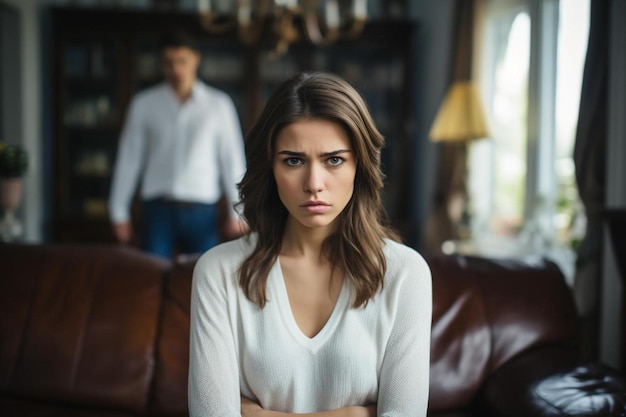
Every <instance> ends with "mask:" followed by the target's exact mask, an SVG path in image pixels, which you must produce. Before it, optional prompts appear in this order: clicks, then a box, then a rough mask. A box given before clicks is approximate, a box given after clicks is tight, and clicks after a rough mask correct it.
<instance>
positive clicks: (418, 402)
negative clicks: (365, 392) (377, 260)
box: [377, 252, 432, 417]
mask: <svg viewBox="0 0 626 417" xmlns="http://www.w3.org/2000/svg"><path fill="white" fill-rule="evenodd" d="M395 261H396V262H398V264H399V265H395V266H396V267H397V268H398V271H397V272H396V273H398V276H397V277H396V279H395V280H394V281H393V285H390V286H389V287H388V288H387V289H386V290H387V291H388V292H387V293H386V296H387V297H388V299H387V302H388V303H389V306H388V308H389V309H390V310H391V311H393V316H392V318H391V320H392V321H393V322H392V329H391V333H390V334H389V339H388V341H387V346H386V348H385V353H384V359H383V363H382V366H381V371H380V379H379V387H378V398H377V406H378V415H379V416H381V417H386V416H391V415H393V416H420V417H425V416H426V412H427V408H428V389H429V373H430V330H431V320H432V282H431V274H430V268H429V267H428V265H427V264H426V262H425V261H424V259H423V258H422V257H421V256H420V255H418V254H417V253H414V252H413V253H408V254H403V256H402V257H399V259H395Z"/></svg>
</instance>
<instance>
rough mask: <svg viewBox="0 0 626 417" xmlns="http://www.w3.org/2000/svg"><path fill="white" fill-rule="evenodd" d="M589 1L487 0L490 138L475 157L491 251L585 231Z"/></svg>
mask: <svg viewBox="0 0 626 417" xmlns="http://www.w3.org/2000/svg"><path fill="white" fill-rule="evenodd" d="M589 1H590V0H566V1H560V2H559V1H557V0H486V1H485V10H484V12H485V21H484V28H483V34H482V38H481V39H480V40H478V44H479V45H480V47H479V48H478V50H479V51H481V53H480V56H477V57H475V59H477V60H478V63H479V64H480V65H479V67H480V68H481V72H480V76H479V77H477V81H478V83H479V85H480V88H481V93H482V96H483V103H484V106H485V112H486V115H487V120H488V123H489V127H490V137H489V138H488V139H487V140H482V141H478V142H475V143H473V144H472V145H471V147H470V157H469V172H470V178H469V191H470V197H471V200H470V201H469V205H470V209H469V210H470V213H471V216H472V233H473V238H474V240H475V241H476V243H477V245H478V246H479V248H480V250H481V252H486V253H491V254H495V255H497V254H498V253H502V254H506V255H510V254H518V253H525V252H542V253H545V251H546V249H548V248H555V247H561V248H562V247H571V246H572V244H574V243H575V241H576V239H577V238H578V236H579V234H580V225H581V224H582V223H581V220H582V216H581V214H580V213H581V207H580V203H579V199H578V194H577V190H576V185H575V180H574V163H573V160H572V155H573V146H574V138H575V131H576V123H577V119H578V105H579V97H580V87H581V83H582V74H583V67H584V59H585V54H586V46H587V36H588V26H589ZM494 242H495V243H496V244H494ZM481 245H482V246H481ZM513 251H514V253H512V252H513ZM520 251H521V252H520Z"/></svg>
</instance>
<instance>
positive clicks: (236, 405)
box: [188, 250, 241, 417]
mask: <svg viewBox="0 0 626 417" xmlns="http://www.w3.org/2000/svg"><path fill="white" fill-rule="evenodd" d="M219 258H220V256H219V254H217V253H216V251H215V250H213V251H209V252H207V253H206V254H204V255H203V256H202V257H201V258H200V259H199V260H198V262H197V264H196V267H195V269H194V273H193V284H192V292H191V329H190V331H191V334H190V346H189V349H190V352H189V391H188V396H189V398H188V399H189V415H190V416H191V417H209V416H211V417H235V416H240V412H241V398H240V390H239V366H238V361H237V350H236V344H235V340H234V333H233V330H232V328H231V319H230V315H229V303H228V299H229V296H228V293H229V290H228V286H227V280H228V279H231V278H232V277H231V276H230V275H229V274H230V272H229V271H228V268H227V267H225V266H224V264H223V263H220V262H219Z"/></svg>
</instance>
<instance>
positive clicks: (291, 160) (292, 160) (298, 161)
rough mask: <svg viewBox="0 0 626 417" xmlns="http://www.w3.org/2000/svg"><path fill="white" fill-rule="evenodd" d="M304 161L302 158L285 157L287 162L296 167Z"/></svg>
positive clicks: (288, 164)
mask: <svg viewBox="0 0 626 417" xmlns="http://www.w3.org/2000/svg"><path fill="white" fill-rule="evenodd" d="M301 163H302V160H301V159H300V158H287V159H285V164H287V166H290V167H296V166H298V165H300V164H301Z"/></svg>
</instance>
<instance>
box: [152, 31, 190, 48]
mask: <svg viewBox="0 0 626 417" xmlns="http://www.w3.org/2000/svg"><path fill="white" fill-rule="evenodd" d="M166 48H189V49H192V50H194V51H198V45H197V43H196V40H195V39H194V37H193V36H191V35H190V34H189V33H188V32H185V31H184V30H180V29H176V30H172V31H170V32H167V33H166V34H165V35H163V36H162V37H161V39H160V40H159V50H160V51H163V50H165V49H166Z"/></svg>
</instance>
